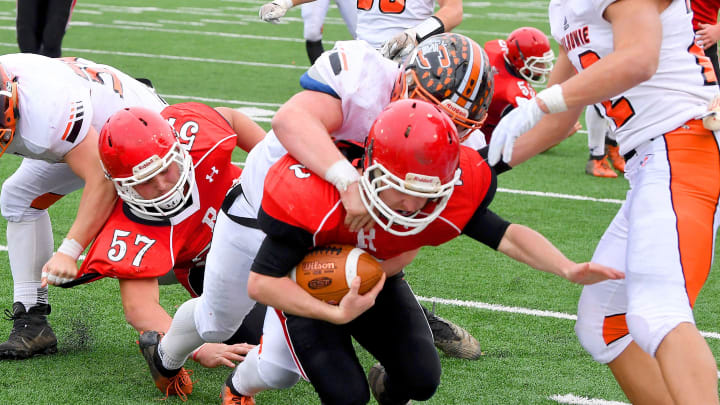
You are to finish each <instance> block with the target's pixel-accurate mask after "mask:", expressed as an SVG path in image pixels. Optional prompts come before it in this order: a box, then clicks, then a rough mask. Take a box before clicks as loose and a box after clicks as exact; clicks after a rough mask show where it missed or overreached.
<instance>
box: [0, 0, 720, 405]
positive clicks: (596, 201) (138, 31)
mask: <svg viewBox="0 0 720 405" xmlns="http://www.w3.org/2000/svg"><path fill="white" fill-rule="evenodd" d="M261 4H262V2H261V1H244V0H205V1H202V2H198V1H189V0H175V1H169V0H158V1H152V2H148V1H140V0H125V1H114V0H95V1H93V0H89V1H88V0H81V1H79V2H78V4H77V6H76V8H75V11H74V14H73V17H72V24H71V26H70V28H69V30H68V33H67V35H66V37H65V41H64V47H63V48H64V53H63V54H64V56H81V57H85V58H88V59H92V60H95V61H97V62H101V63H106V64H110V65H113V66H115V67H118V68H120V69H121V70H124V71H125V72H127V73H129V74H131V75H134V76H136V77H147V78H150V79H152V81H153V83H154V85H155V87H156V88H157V89H158V91H159V93H160V94H161V95H163V96H164V97H165V98H166V99H167V100H168V101H169V102H171V103H176V102H182V101H191V100H192V101H203V102H206V103H208V104H210V105H212V106H220V105H222V106H230V107H237V108H243V111H245V112H246V113H247V114H249V115H251V116H252V117H254V118H255V119H256V120H257V121H258V122H259V123H260V124H261V125H263V127H264V128H268V127H269V120H270V118H271V117H272V115H273V113H274V111H275V110H277V108H278V107H279V105H280V104H281V103H283V101H285V100H287V99H288V98H289V97H290V96H291V95H292V94H294V93H295V92H297V91H298V90H299V89H300V86H299V84H298V79H299V77H300V75H301V74H302V73H303V72H304V71H305V69H306V68H307V67H308V61H307V57H306V55H305V45H304V41H303V40H302V21H301V19H300V11H299V9H293V10H291V11H290V12H289V13H288V15H287V16H286V18H284V20H283V21H284V22H283V23H282V24H278V25H271V24H267V23H263V22H261V21H260V20H259V19H258V17H257V12H258V8H259V6H260V5H261ZM464 11H465V17H464V20H463V23H462V24H461V25H460V27H459V29H457V30H456V31H457V32H459V33H462V34H465V35H468V36H470V37H472V38H473V39H475V40H476V41H477V42H479V43H481V44H482V43H484V42H486V41H488V40H491V39H495V38H500V37H502V38H504V37H506V36H507V34H508V33H510V31H512V30H513V29H514V28H516V27H519V26H524V25H532V26H535V27H538V28H540V29H542V30H543V31H544V32H546V33H549V28H548V24H547V17H546V11H547V1H519V0H518V1H500V0H492V1H466V2H465V4H464ZM0 21H2V22H3V23H4V24H2V27H1V28H0V53H11V52H16V51H17V45H16V39H15V1H14V0H0ZM348 38H349V35H348V32H347V30H346V29H345V27H344V25H343V22H342V19H341V18H340V15H339V13H338V12H337V9H335V8H333V9H331V11H330V13H329V16H328V18H327V20H326V25H325V47H326V49H328V48H330V47H331V46H332V42H333V41H335V40H343V39H348ZM298 125H302V123H298ZM586 145H587V137H586V133H585V132H584V131H582V132H580V133H578V134H576V135H574V136H573V137H571V138H570V139H568V140H567V141H566V142H564V143H563V144H561V145H560V146H558V147H556V148H554V149H552V150H550V151H548V152H546V153H544V154H542V155H540V156H538V157H536V158H534V159H532V160H530V161H529V162H528V163H526V164H524V165H523V166H521V167H519V168H516V169H514V170H512V171H511V172H510V173H507V174H503V175H502V176H501V177H500V178H499V187H500V190H499V192H498V194H497V196H496V199H495V202H494V203H493V205H492V208H493V209H494V210H495V211H496V212H498V213H499V214H501V215H503V216H504V217H506V218H508V219H510V220H511V221H513V222H517V223H523V224H526V225H529V226H531V227H533V228H535V229H537V230H539V231H540V232H542V233H543V234H545V235H546V236H547V237H548V238H549V239H550V240H551V241H552V242H553V243H555V244H556V245H557V246H558V247H559V248H560V249H561V250H563V251H564V252H565V253H566V254H567V255H568V256H569V257H570V258H572V259H573V260H576V261H586V260H589V258H590V256H591V255H592V252H593V249H594V246H595V244H596V242H597V241H598V239H599V238H600V236H601V234H602V232H603V230H604V229H605V227H606V226H607V224H608V223H609V222H610V220H611V219H612V217H613V215H614V213H615V212H616V210H617V208H618V207H619V202H620V201H621V200H622V199H624V195H625V191H626V189H627V182H626V181H625V180H624V179H623V178H618V179H600V178H593V177H590V176H587V175H586V174H584V166H585V162H586V160H587V156H588V150H587V146H586ZM237 160H238V161H241V160H242V156H241V155H240V154H238V156H237ZM0 162H2V163H0V181H2V180H4V179H5V178H7V177H8V176H9V175H11V174H12V173H13V171H14V169H15V168H16V167H17V166H18V165H19V163H20V159H18V158H16V157H15V156H3V157H2V160H0ZM528 192H536V193H528ZM578 197H583V198H578ZM585 197H586V198H585ZM78 199H79V193H74V194H72V195H70V196H68V197H66V198H64V199H62V200H61V201H60V202H59V203H57V204H56V205H55V206H53V207H52V208H51V209H50V214H51V217H52V220H53V225H54V230H55V235H54V236H55V241H56V244H58V243H59V241H61V240H62V238H63V236H64V235H65V232H66V231H67V229H68V228H69V226H70V224H71V222H72V219H73V217H74V213H75V209H76V205H77V201H78ZM0 223H2V224H1V225H0V227H2V228H4V227H5V222H4V220H2V219H0ZM6 245H7V241H6V238H5V235H4V233H3V234H2V235H0V250H1V251H0V278H1V279H0V308H10V307H11V305H12V278H11V275H10V269H9V264H8V259H7V253H6ZM715 267H717V265H716V266H715ZM719 271H720V270H718V269H713V273H711V275H710V279H709V280H708V282H707V284H706V285H705V289H704V291H703V292H702V293H701V294H700V298H699V299H698V301H697V305H696V312H695V313H696V318H697V323H698V327H699V328H700V329H701V330H702V331H704V332H707V333H706V336H707V341H708V342H709V344H710V346H711V348H712V350H713V352H714V353H715V355H716V356H720V333H719V332H720V321H719V320H718V319H719V318H718V314H720V299H718V298H720V274H719V273H718V272H719ZM407 278H408V280H409V281H410V283H411V285H412V286H413V289H414V291H415V293H416V294H417V295H418V296H420V297H422V299H434V300H435V301H437V304H436V310H437V312H438V313H439V315H440V316H442V317H445V318H448V319H451V320H453V321H455V322H456V323H458V324H460V325H463V326H464V327H466V328H467V329H468V330H469V331H470V332H471V333H472V334H473V335H475V336H476V337H477V338H478V339H479V340H480V342H481V344H482V345H483V351H484V353H485V355H484V356H483V357H482V358H481V359H480V360H478V361H472V362H470V361H461V360H455V359H450V358H447V357H444V356H443V357H442V361H443V376H442V383H441V385H440V388H439V390H438V392H437V394H436V395H435V396H434V397H433V398H432V399H431V400H430V401H428V403H431V404H458V405H461V404H553V403H577V404H616V403H618V402H627V400H626V398H625V396H624V395H623V393H622V391H621V390H620V389H619V388H618V387H617V384H616V383H615V381H614V379H613V378H612V375H611V374H610V372H609V371H608V369H607V368H606V367H604V366H601V365H599V364H596V363H594V362H593V361H592V359H591V358H590V356H589V355H587V354H586V353H585V352H584V351H583V350H582V348H581V347H580V345H579V344H578V342H577V340H576V338H575V335H574V333H573V323H574V322H573V316H574V314H575V311H576V302H577V298H578V296H579V294H580V290H581V288H580V287H579V286H576V285H571V284H569V283H567V282H565V281H564V280H561V279H559V278H557V277H555V276H551V275H547V274H541V273H539V272H537V271H534V270H532V269H529V268H527V267H525V266H523V265H520V264H517V263H515V262H513V261H511V260H510V259H508V258H506V257H504V256H502V255H500V254H498V253H496V252H494V251H492V250H490V249H488V248H486V247H484V246H481V245H479V244H477V243H475V242H473V241H471V240H470V239H466V238H460V239H457V240H455V241H453V242H451V243H448V244H447V245H444V246H442V247H440V248H426V249H424V250H423V251H422V252H421V254H420V256H419V257H418V259H417V260H416V262H415V263H413V264H412V266H411V267H410V268H409V269H408V270H407ZM50 297H51V298H50V299H51V303H52V306H53V313H52V315H51V316H50V320H51V323H52V325H53V327H54V328H55V331H56V333H57V334H58V338H59V350H60V352H59V354H57V355H55V356H51V357H38V358H34V359H31V360H26V361H2V362H0V404H31V403H47V404H90V403H93V404H153V403H157V399H158V398H161V397H162V396H161V395H160V394H159V392H158V391H157V390H156V389H155V387H154V385H153V384H152V382H151V379H150V375H149V372H148V371H147V367H146V365H145V362H144V361H143V359H142V357H141V356H140V354H139V351H138V348H137V345H136V344H135V340H136V339H137V334H136V333H135V331H134V330H133V329H132V328H131V327H130V326H129V325H127V324H126V323H125V320H124V318H123V314H122V307H121V305H120V298H119V293H118V287H117V282H116V281H114V280H102V281H98V282H95V283H93V284H90V285H86V286H81V287H79V288H75V289H72V290H62V289H58V288H54V287H51V289H50ZM186 298H187V294H186V293H185V291H184V289H182V288H181V287H180V286H167V287H163V288H162V291H161V300H162V304H163V305H164V306H165V308H166V309H167V310H168V312H170V313H171V314H172V313H174V311H175V309H176V308H177V306H178V305H180V304H181V303H182V302H183V301H184V300H185V299H186ZM11 325H12V322H9V321H0V340H4V339H5V338H6V337H7V334H8V333H9V331H10V328H11ZM377 332H378V333H381V334H383V335H386V336H387V337H388V339H391V338H392V331H385V330H378V331H377ZM361 360H362V362H363V364H364V365H365V366H366V368H367V369H369V368H370V366H371V365H372V364H373V360H372V359H371V358H370V357H369V356H368V355H367V354H366V353H363V352H362V351H361ZM188 364H189V366H190V368H193V369H194V370H195V372H194V375H193V378H194V379H196V380H197V383H196V385H195V391H194V392H193V394H192V395H191V397H190V401H191V403H195V404H202V403H218V402H219V397H218V395H219V393H220V387H221V385H222V384H223V382H224V380H225V378H226V377H227V375H228V374H229V372H230V369H214V370H208V369H203V368H200V367H196V364H194V363H192V362H189V363H188ZM256 399H257V401H258V403H259V404H314V403H318V400H317V397H316V395H315V393H314V392H313V389H312V387H311V386H310V385H309V384H307V383H304V382H303V383H300V384H298V385H297V386H296V387H294V388H293V389H290V390H285V391H280V392H267V393H263V394H260V395H258V397H257V398H256ZM169 402H170V403H178V402H179V400H178V399H177V398H171V399H169ZM373 403H374V402H373Z"/></svg>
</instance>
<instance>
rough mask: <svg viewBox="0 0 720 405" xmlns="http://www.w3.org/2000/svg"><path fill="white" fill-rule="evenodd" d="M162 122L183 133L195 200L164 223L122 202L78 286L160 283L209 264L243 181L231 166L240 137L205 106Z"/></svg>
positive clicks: (167, 113) (178, 110)
mask: <svg viewBox="0 0 720 405" xmlns="http://www.w3.org/2000/svg"><path fill="white" fill-rule="evenodd" d="M162 116H163V117H164V118H166V119H167V120H168V121H169V122H170V123H171V124H172V125H173V126H174V127H175V129H176V130H177V131H178V134H179V135H180V136H179V138H180V143H181V144H182V145H183V146H184V147H185V148H186V149H188V150H189V152H190V156H191V157H192V160H193V164H194V169H195V184H194V186H193V190H192V198H191V199H190V201H188V204H187V207H186V208H185V209H183V210H182V211H180V212H179V213H178V214H177V215H175V216H173V217H171V218H168V219H165V220H150V219H145V218H141V217H139V216H138V215H137V214H136V213H134V212H133V211H131V210H130V208H129V207H128V206H127V205H126V204H124V203H123V201H122V200H118V202H117V203H116V204H115V207H114V209H113V212H112V214H111V215H110V218H109V219H108V221H107V222H106V223H105V225H104V226H103V228H102V230H101V231H100V233H99V234H98V236H97V237H96V238H95V241H94V242H93V244H92V246H91V248H90V251H89V252H88V255H87V258H86V259H85V261H84V262H83V264H82V266H81V268H80V273H79V274H80V278H79V279H78V280H76V281H75V282H74V284H79V283H82V282H89V281H94V280H96V279H98V278H101V277H114V278H120V279H135V278H150V277H159V276H163V275H165V274H166V273H168V272H169V271H170V270H173V269H177V270H183V272H182V274H186V273H185V270H187V269H191V268H197V267H201V266H202V265H203V264H204V261H205V257H206V255H207V251H208V249H209V248H210V241H211V239H212V230H213V227H214V225H215V218H216V217H217V213H218V211H219V210H220V207H221V205H222V201H223V199H224V197H225V194H226V192H227V191H228V190H229V189H230V187H231V186H232V185H233V183H234V182H235V181H236V180H237V179H238V178H239V177H240V173H241V169H240V168H238V167H237V166H235V165H233V164H232V162H231V158H232V152H233V150H234V148H235V146H236V143H237V135H236V134H235V132H234V131H233V129H232V128H231V127H230V124H228V122H227V121H226V120H225V119H224V118H223V116H222V115H220V113H218V112H217V111H216V110H215V109H213V108H211V107H209V106H207V105H204V104H200V103H182V104H176V105H173V106H170V107H167V108H165V109H164V110H163V111H162ZM176 274H178V273H177V272H176ZM178 279H179V280H180V282H181V283H183V284H185V283H184V282H183V281H184V280H182V279H181V277H178ZM191 292H192V291H191Z"/></svg>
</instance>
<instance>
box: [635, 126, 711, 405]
mask: <svg viewBox="0 0 720 405" xmlns="http://www.w3.org/2000/svg"><path fill="white" fill-rule="evenodd" d="M717 145H718V141H717V139H716V138H715V137H714V136H713V134H712V133H711V132H710V131H707V130H705V129H704V128H702V126H701V123H700V122H699V121H697V120H696V121H689V122H688V123H686V125H683V126H682V127H680V128H678V129H677V130H675V131H672V132H671V133H669V134H666V135H665V136H662V137H659V138H657V139H656V140H655V141H653V142H649V143H647V144H646V145H642V146H641V147H640V148H638V149H637V155H636V156H635V157H634V158H633V159H631V160H630V161H629V162H628V173H629V175H628V178H629V179H630V182H631V186H632V187H633V188H634V189H635V190H634V192H635V193H636V194H635V195H634V197H633V204H632V205H631V212H630V215H629V218H630V224H629V229H630V230H631V232H630V234H629V243H628V267H627V268H628V271H627V273H628V279H627V281H628V297H629V298H628V300H629V303H628V315H627V323H628V327H629V330H630V333H631V334H632V336H633V339H634V340H635V341H636V342H637V343H638V345H639V346H640V347H641V348H642V349H643V350H644V351H645V352H647V353H649V354H651V355H654V356H655V357H656V359H657V361H658V363H659V365H660V369H661V370H662V374H663V377H664V379H665V381H666V384H667V386H668V389H669V391H670V393H671V395H672V397H673V399H674V400H675V402H676V403H698V404H699V403H702V404H713V403H715V404H717V403H718V391H717V389H718V386H717V366H716V364H715V361H714V359H713V356H712V352H711V351H710V349H709V347H708V345H707V342H705V339H703V338H702V336H701V335H700V333H699V332H698V330H697V329H696V328H695V325H694V323H695V322H694V318H693V314H692V306H693V304H694V303H695V300H696V298H697V295H698V293H699V291H700V289H701V288H702V286H703V284H704V283H705V280H706V279H707V276H708V274H709V272H710V267H711V263H712V250H713V246H714V238H715V233H716V231H717V223H718V199H719V195H720V173H719V172H718V170H717V167H718V166H719V165H720V151H719V150H718V146H717Z"/></svg>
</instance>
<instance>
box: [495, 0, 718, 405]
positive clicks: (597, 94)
mask: <svg viewBox="0 0 720 405" xmlns="http://www.w3.org/2000/svg"><path fill="white" fill-rule="evenodd" d="M549 15H550V27H551V32H552V34H553V36H554V37H555V39H556V40H557V42H558V43H560V44H561V47H560V52H559V56H558V59H557V61H556V62H555V67H554V69H553V72H552V73H551V74H550V79H549V81H550V82H553V83H558V84H556V85H553V86H551V87H549V88H548V89H546V90H543V91H542V92H540V93H538V94H537V96H536V97H535V98H534V99H533V100H531V101H530V102H529V103H525V104H524V105H522V106H520V107H518V108H517V109H515V110H513V111H512V112H510V114H508V115H507V116H505V118H503V119H502V120H501V121H500V123H499V124H498V126H497V127H496V128H495V132H494V134H493V138H492V139H491V142H490V148H489V156H488V158H489V161H490V163H491V164H492V163H494V162H496V161H499V159H500V158H501V157H502V159H503V160H504V161H505V162H509V163H510V164H511V165H513V166H514V165H517V164H518V163H520V162H523V161H524V160H527V159H528V158H529V157H531V156H533V155H534V154H536V153H537V152H538V151H540V150H543V148H545V147H547V146H548V144H551V143H552V142H556V141H557V139H553V138H554V137H556V133H552V132H548V131H547V129H548V127H563V126H570V125H571V123H572V122H574V121H575V120H577V117H578V116H579V115H580V113H581V112H582V110H583V108H584V107H585V106H587V105H590V104H595V105H598V104H599V106H601V107H602V109H601V112H602V114H603V117H604V118H605V119H606V120H607V121H608V122H609V123H610V125H611V129H612V131H613V132H615V135H616V136H617V142H618V145H619V146H620V153H621V154H622V155H623V156H624V158H625V177H626V178H627V179H628V181H629V183H630V190H629V191H628V194H627V197H626V199H625V202H624V203H623V205H622V206H621V207H620V210H619V212H618V213H617V215H616V216H615V218H614V219H613V220H612V222H611V223H610V225H609V227H608V229H607V230H606V232H605V234H604V235H603V236H602V238H601V239H600V242H599V243H598V246H597V248H596V250H595V254H594V256H593V260H595V261H597V262H599V263H603V264H606V265H612V266H614V267H617V268H619V269H620V270H622V271H624V272H625V273H626V275H627V277H626V279H625V280H613V281H607V282H603V283H598V284H596V285H593V286H587V287H585V288H584V289H583V293H582V295H581V297H580V302H579V304H578V319H577V323H576V325H575V331H576V333H577V335H578V338H579V340H580V343H581V344H582V346H583V347H584V348H585V349H586V350H587V351H588V352H589V353H590V354H591V355H592V356H593V358H594V359H595V360H597V361H598V362H601V363H603V364H608V366H609V367H610V370H611V371H612V373H613V375H614V376H615V378H616V380H617V381H618V383H619V385H620V387H621V388H622V389H623V391H624V392H625V394H626V395H627V397H628V399H629V400H630V402H632V403H637V404H671V403H675V404H679V403H681V404H718V403H719V402H720V401H719V400H718V375H717V365H716V362H715V359H714V358H713V354H712V352H711V351H710V348H709V347H708V344H707V342H706V341H705V339H704V338H703V337H702V335H701V334H700V332H699V331H698V329H697V327H696V326H695V321H694V318H693V313H692V308H693V305H694V304H695V302H696V299H697V297H698V294H699V292H700V289H701V288H702V286H703V284H704V283H705V280H706V279H707V277H708V274H709V272H710V268H711V263H712V258H713V246H714V243H715V235H716V231H717V226H718V222H719V221H720V210H718V203H719V202H720V171H719V170H718V167H719V166H720V150H719V149H718V142H719V141H720V139H718V135H719V134H718V133H717V132H713V131H712V130H711V128H706V127H705V126H704V124H703V120H702V119H700V118H702V117H703V116H705V115H706V114H708V105H709V103H711V100H712V99H713V98H714V97H715V96H717V95H718V86H717V77H716V76H715V72H714V70H713V67H712V64H711V63H710V60H709V59H708V58H707V57H706V56H705V55H704V54H703V50H702V49H701V48H700V47H699V46H697V44H696V43H695V36H694V33H693V30H692V12H691V11H690V10H689V7H688V5H687V3H686V2H684V1H680V0H641V1H632V2H627V1H602V2H601V1H588V0H582V1H573V2H572V3H571V2H569V1H567V0H551V1H550V6H549ZM521 135H522V136H521ZM516 139H518V142H517V145H515V140H516Z"/></svg>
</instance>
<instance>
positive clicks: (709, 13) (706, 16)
mask: <svg viewBox="0 0 720 405" xmlns="http://www.w3.org/2000/svg"><path fill="white" fill-rule="evenodd" d="M690 8H692V12H693V20H692V23H693V30H695V31H697V30H699V29H700V27H699V26H698V24H699V23H703V24H717V17H718V9H720V0H691V1H690Z"/></svg>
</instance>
